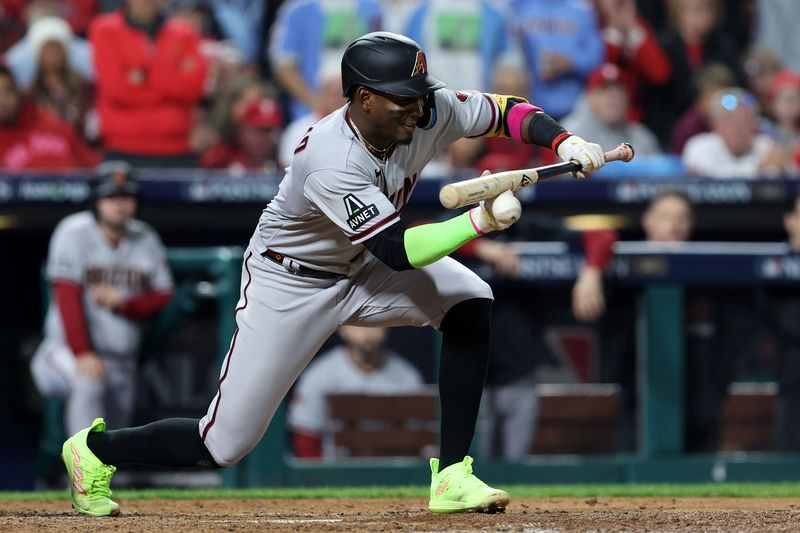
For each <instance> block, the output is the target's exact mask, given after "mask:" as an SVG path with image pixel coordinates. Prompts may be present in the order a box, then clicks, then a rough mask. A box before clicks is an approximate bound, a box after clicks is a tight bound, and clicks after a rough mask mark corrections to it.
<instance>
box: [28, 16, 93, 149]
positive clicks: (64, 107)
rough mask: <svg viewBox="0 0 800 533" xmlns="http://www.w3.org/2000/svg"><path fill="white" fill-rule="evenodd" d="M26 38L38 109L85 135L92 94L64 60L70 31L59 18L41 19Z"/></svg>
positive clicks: (90, 89) (70, 39)
mask: <svg viewBox="0 0 800 533" xmlns="http://www.w3.org/2000/svg"><path fill="white" fill-rule="evenodd" d="M28 38H29V40H30V45H31V48H32V50H33V56H34V58H35V61H36V76H35V78H34V80H33V84H32V85H31V87H30V89H29V92H30V95H31V96H32V97H33V99H34V100H35V101H36V103H37V104H39V105H40V106H41V107H46V108H47V109H50V110H51V111H53V112H54V113H56V114H57V115H58V116H60V117H61V118H62V119H64V120H65V121H66V122H67V123H69V124H70V125H71V126H72V127H73V128H75V131H76V132H77V133H78V134H79V135H84V122H85V115H86V112H87V110H88V109H89V107H90V105H91V101H92V96H93V94H92V88H91V86H90V85H88V84H87V83H86V82H85V81H84V80H83V78H82V77H81V76H80V74H79V73H78V72H76V71H75V70H73V69H72V68H71V66H70V64H69V62H68V61H67V50H68V49H69V45H70V42H71V41H72V30H70V27H69V25H68V24H67V23H66V21H65V20H63V19H61V18H58V17H41V18H39V19H37V20H36V21H35V22H34V23H33V24H31V27H30V29H29V30H28ZM86 136H87V137H90V138H93V137H96V135H88V134H87V135H86Z"/></svg>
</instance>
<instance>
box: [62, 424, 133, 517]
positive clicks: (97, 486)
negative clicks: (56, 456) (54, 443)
mask: <svg viewBox="0 0 800 533" xmlns="http://www.w3.org/2000/svg"><path fill="white" fill-rule="evenodd" d="M104 429H106V423H105V421H104V420H103V419H102V418H95V419H94V422H92V425H91V426H90V427H88V428H86V429H83V430H81V431H79V432H77V433H76V434H75V435H73V436H72V437H70V438H68V439H67V440H66V442H64V446H63V447H62V448H61V459H62V460H63V461H64V465H65V466H66V467H67V474H69V480H70V493H71V494H72V507H73V508H74V509H75V510H76V511H78V512H79V513H83V514H88V515H92V516H108V515H111V516H116V515H118V514H119V504H118V503H117V502H115V501H114V500H112V499H111V488H110V485H111V476H113V475H114V472H116V471H117V469H116V468H114V467H113V466H109V465H104V464H103V463H102V462H101V461H100V459H98V458H97V456H96V455H95V454H94V453H92V450H90V449H89V447H88V446H87V445H86V437H87V436H88V435H89V433H92V432H95V431H103V430H104Z"/></svg>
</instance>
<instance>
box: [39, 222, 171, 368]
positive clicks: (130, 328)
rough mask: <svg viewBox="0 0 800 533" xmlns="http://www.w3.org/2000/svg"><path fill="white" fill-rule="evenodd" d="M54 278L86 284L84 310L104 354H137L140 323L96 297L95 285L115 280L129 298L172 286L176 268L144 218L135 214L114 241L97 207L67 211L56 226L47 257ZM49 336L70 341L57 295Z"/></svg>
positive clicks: (50, 312)
mask: <svg viewBox="0 0 800 533" xmlns="http://www.w3.org/2000/svg"><path fill="white" fill-rule="evenodd" d="M47 278H48V280H49V281H50V282H56V281H61V282H68V283H73V284H75V285H78V286H80V287H81V289H82V291H81V294H82V299H81V300H82V304H83V312H84V315H85V318H86V327H87V329H88V332H89V337H90V339H91V344H92V347H93V349H94V351H95V352H96V353H98V354H101V355H103V356H111V357H123V356H134V355H136V351H137V350H138V347H139V341H140V339H141V331H140V326H139V323H138V322H136V321H133V320H131V319H129V318H126V317H124V316H122V315H120V314H117V313H114V312H112V311H110V310H108V309H106V308H104V307H101V306H99V305H98V304H97V302H95V300H94V299H93V298H92V296H91V289H92V286H93V285H97V284H100V283H106V284H111V285H113V286H114V287H115V288H116V289H117V290H118V291H119V292H120V293H121V295H122V296H123V297H124V298H125V299H126V300H127V299H129V298H131V297H133V296H137V295H139V294H142V293H144V292H148V291H153V290H170V289H171V288H172V274H171V273H170V271H169V268H168V265H167V253H166V250H165V248H164V245H163V244H162V243H161V239H160V238H159V237H158V234H156V232H155V231H154V230H153V229H152V228H151V227H150V226H149V225H147V224H145V223H144V222H141V221H139V220H130V221H129V222H128V226H127V232H126V235H125V237H123V239H122V240H121V241H120V242H119V243H118V244H117V245H116V246H113V245H112V244H111V243H110V242H109V241H108V239H106V238H105V237H104V236H103V234H102V233H100V228H99V226H98V225H97V222H96V221H95V218H94V215H93V214H92V213H91V212H88V211H84V212H81V213H76V214H74V215H70V216H68V217H66V218H65V219H64V220H62V221H61V222H59V224H58V226H56V229H55V231H54V232H53V236H52V237H51V239H50V250H49V253H48V257H47ZM45 337H46V338H47V339H48V340H50V341H53V342H56V343H58V344H61V345H64V346H66V345H67V341H66V338H65V335H64V328H63V324H62V320H61V315H60V313H59V310H58V306H57V305H56V302H55V301H54V299H52V298H51V301H50V307H49V309H48V311H47V318H46V320H45Z"/></svg>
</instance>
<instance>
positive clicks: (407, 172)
mask: <svg viewBox="0 0 800 533" xmlns="http://www.w3.org/2000/svg"><path fill="white" fill-rule="evenodd" d="M434 94H435V98H436V120H435V121H433V123H432V124H431V125H430V127H429V128H427V129H422V128H418V129H417V130H416V131H415V132H414V135H413V139H412V141H411V142H410V143H409V144H407V145H398V146H397V147H396V148H395V149H394V152H393V153H391V155H390V156H389V157H388V158H387V160H386V162H381V160H380V159H378V158H377V157H375V156H374V155H372V154H371V153H370V152H369V151H368V150H367V148H366V147H365V145H364V144H363V143H362V142H361V141H360V140H359V139H358V136H357V135H356V132H355V129H354V128H353V126H352V124H351V122H350V119H349V114H348V107H347V106H345V107H343V108H341V109H339V110H337V111H335V112H334V113H332V114H331V115H329V116H328V117H326V118H324V119H322V120H321V121H319V122H318V123H317V124H315V125H314V126H312V127H311V128H310V130H309V131H308V133H307V134H306V136H305V137H303V140H302V141H300V144H299V146H298V147H297V149H296V150H295V155H294V158H293V160H292V164H291V166H290V168H289V169H288V171H287V174H286V177H285V178H284V179H283V181H282V182H281V186H280V189H279V192H278V194H277V196H276V197H275V199H273V200H272V201H271V202H270V204H269V205H268V206H267V208H266V209H265V210H264V212H263V214H262V216H261V218H260V220H259V224H258V227H257V228H256V231H255V232H254V234H253V237H252V239H251V241H250V245H249V247H248V249H247V250H246V251H245V255H244V265H243V269H242V280H241V293H240V298H239V303H238V305H237V308H236V325H237V330H236V332H235V334H234V336H233V339H232V340H231V344H230V348H229V350H228V354H227V355H226V357H225V359H224V361H223V363H222V369H221V371H220V380H219V387H218V390H217V394H216V396H215V397H214V399H213V400H212V402H211V405H209V408H208V412H207V413H206V415H205V417H203V418H202V419H201V421H200V435H201V437H202V439H203V441H204V443H205V445H206V447H207V448H208V450H209V452H210V453H211V455H212V456H213V457H214V460H215V461H216V462H217V464H219V465H221V466H227V465H230V464H233V463H235V462H237V461H238V460H239V459H241V458H242V457H244V455H246V454H247V453H248V452H249V451H250V450H251V449H252V448H253V447H254V446H255V445H256V444H257V443H258V441H259V440H260V439H261V437H262V435H263V434H264V432H265V431H266V429H267V426H268V425H269V421H270V420H271V419H272V416H273V415H274V413H275V411H276V409H277V408H278V406H279V405H280V403H281V401H282V400H283V398H284V396H285V395H286V393H287V392H288V391H289V388H290V387H291V386H292V383H294V381H295V380H296V379H297V377H298V376H299V375H300V372H301V371H302V370H303V368H305V366H306V365H307V364H308V363H309V361H310V360H311V358H312V357H313V356H314V354H315V353H316V352H317V350H319V348H320V346H322V344H323V343H324V342H325V340H326V339H327V338H328V337H329V336H330V335H331V334H332V333H333V332H334V331H336V328H337V327H339V326H340V325H342V324H352V325H361V326H371V325H374V326H403V325H405V326H409V325H411V326H433V327H439V325H440V324H441V321H442V319H443V318H444V316H445V314H446V313H447V311H448V310H449V309H450V308H451V307H452V306H454V305H455V304H457V303H459V302H461V301H464V300H468V299H473V298H492V291H491V288H490V287H489V286H488V285H487V284H486V283H485V282H484V281H483V280H481V279H480V278H479V277H478V276H477V275H475V274H474V273H473V272H472V271H470V270H469V269H468V268H466V267H464V266H463V265H461V264H459V263H458V262H457V261H455V260H454V259H452V258H450V257H445V258H443V259H441V260H439V261H436V262H435V263H433V264H431V265H428V266H426V267H423V268H419V269H412V270H404V271H394V270H392V269H391V268H389V267H388V266H387V265H385V264H383V263H382V262H381V261H379V260H378V259H377V258H375V257H374V256H373V255H372V254H370V253H369V252H368V251H367V250H366V248H365V247H364V245H363V242H364V241H365V240H367V239H369V238H370V237H373V236H375V235H377V234H378V233H379V232H381V231H382V230H384V229H386V228H388V227H390V226H391V225H392V224H396V223H397V222H398V220H399V213H400V212H401V211H402V209H403V207H404V206H405V205H406V203H407V202H408V200H409V198H410V197H411V193H412V192H413V190H414V186H415V185H416V183H417V178H418V176H419V173H420V171H421V170H422V168H423V167H424V166H425V164H426V163H427V162H428V161H429V160H430V159H431V158H433V157H434V156H435V155H436V153H437V152H439V151H441V150H443V149H445V148H446V147H447V145H448V144H450V143H451V142H453V141H455V140H456V139H458V138H461V137H464V136H478V135H484V134H487V133H489V132H495V131H497V130H498V125H499V121H500V120H501V114H500V107H499V104H498V103H497V101H496V100H495V99H494V98H492V97H491V96H489V95H484V94H481V93H477V92H458V93H457V92H453V91H449V90H440V91H437V92H436V93H434ZM268 250H271V251H272V254H271V255H270V252H269V251H268ZM265 256H266V257H265ZM279 256H280V257H282V260H281V264H278V263H277V262H276V261H277V260H278V259H277V258H278V257H279ZM267 257H272V259H274V260H271V259H268V258H267ZM288 258H291V260H292V261H295V262H296V263H297V264H299V265H300V266H301V267H305V268H308V269H314V270H318V271H324V272H325V273H327V274H328V275H327V276H320V275H314V274H313V273H312V274H311V275H309V274H308V273H305V274H304V273H303V272H302V271H298V269H297V268H294V266H295V265H292V264H287V259H288ZM290 263H291V261H290ZM317 274H318V273H317Z"/></svg>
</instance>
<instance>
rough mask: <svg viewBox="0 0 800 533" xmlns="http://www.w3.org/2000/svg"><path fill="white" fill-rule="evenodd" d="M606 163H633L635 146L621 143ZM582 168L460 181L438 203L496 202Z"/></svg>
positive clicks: (568, 165) (567, 164)
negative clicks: (497, 197)
mask: <svg viewBox="0 0 800 533" xmlns="http://www.w3.org/2000/svg"><path fill="white" fill-rule="evenodd" d="M605 155H606V163H608V162H610V161H623V162H625V163H627V162H628V161H630V160H631V159H633V146H631V145H630V144H628V143H622V144H620V145H619V146H617V147H616V148H614V149H613V150H611V151H608V152H606V154H605ZM580 169H581V165H580V163H578V162H576V161H564V162H563V163H556V164H554V165H547V166H545V167H539V168H526V169H523V170H508V171H505V172H497V173H495V174H486V175H485V176H480V177H478V178H473V179H470V180H465V181H459V182H457V183H451V184H450V185H445V186H444V187H442V190H441V191H439V201H440V202H442V205H443V206H445V207H446V208H447V209H456V208H458V207H464V206H465V205H470V204H474V203H476V202H480V201H481V200H488V199H490V198H494V197H495V196H497V195H498V194H500V193H502V192H505V191H517V190H519V189H521V188H523V187H527V186H528V185H531V184H533V183H536V182H537V181H541V180H544V179H547V178H552V177H554V176H560V175H561V174H567V173H568V172H575V171H576V170H580Z"/></svg>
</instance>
